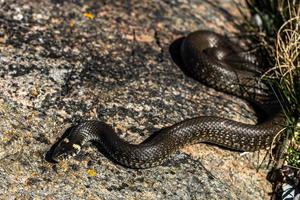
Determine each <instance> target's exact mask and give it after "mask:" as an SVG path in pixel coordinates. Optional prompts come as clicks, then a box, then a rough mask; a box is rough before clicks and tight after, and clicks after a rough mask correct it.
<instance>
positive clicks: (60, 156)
mask: <svg viewBox="0 0 300 200" xmlns="http://www.w3.org/2000/svg"><path fill="white" fill-rule="evenodd" d="M80 150H81V146H80V145H79V144H76V143H73V142H72V141H71V140H70V139H69V138H67V137H66V138H63V139H62V140H61V141H59V142H58V144H57V146H56V147H55V148H54V150H53V152H52V155H51V158H52V160H54V161H56V162H59V161H61V160H66V159H69V158H71V157H74V156H75V155H77V154H78V153H79V151H80Z"/></svg>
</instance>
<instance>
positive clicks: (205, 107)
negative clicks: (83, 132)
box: [0, 0, 270, 199]
mask: <svg viewBox="0 0 300 200" xmlns="http://www.w3.org/2000/svg"><path fill="white" fill-rule="evenodd" d="M220 2H222V3H219V2H217V1H209V0H190V1H187V0H168V1H145V0H143V1H138V0H136V1H104V0H103V1H100V0H99V1H98V0H87V1H83V0H52V1H50V0H43V1H30V0H0V182H1V184H0V198H1V199H265V198H266V197H267V192H270V185H268V183H267V181H266V180H265V176H266V174H265V170H263V169H260V170H259V171H258V172H257V171H256V167H257V166H258V165H259V164H260V162H261V160H262V157H263V156H264V154H263V153H251V154H247V155H244V156H241V155H240V153H238V152H232V151H228V150H224V149H221V148H219V147H212V146H209V145H206V144H199V145H193V146H189V147H186V148H184V149H183V150H181V151H180V152H178V153H177V154H176V155H174V156H172V157H171V158H170V159H169V160H168V161H167V162H166V163H165V164H164V165H163V166H159V167H155V168H152V169H146V170H132V169H126V168H124V167H122V166H119V165H116V164H115V163H113V162H112V161H110V160H108V159H107V158H106V157H104V156H103V155H102V154H101V153H99V152H98V151H97V149H96V148H95V147H93V146H89V147H86V148H84V150H83V152H82V153H81V154H80V155H79V156H77V157H75V158H74V159H71V160H69V161H64V162H61V163H59V164H52V163H49V162H47V161H46V160H45V155H46V152H47V151H48V150H49V148H50V147H51V145H52V144H53V143H54V142H55V141H56V140H57V138H59V137H60V136H61V135H62V133H63V131H64V130H65V129H66V128H67V127H69V126H70V125H71V124H74V123H78V122H80V121H83V120H86V119H99V120H102V121H105V122H107V123H108V124H110V125H112V126H113V127H114V128H115V129H116V130H117V131H118V132H119V133H120V136H121V137H123V138H124V139H126V140H128V141H130V142H133V143H138V142H141V141H142V140H143V139H145V138H146V137H148V136H149V135H150V134H151V133H152V132H153V131H155V130H158V129H159V128H162V127H164V126H167V125H171V124H173V123H175V122H178V121H181V120H183V119H186V118H191V117H194V116H198V115H218V116H223V117H227V118H231V119H235V120H239V121H243V122H248V123H253V122H254V121H255V117H254V114H253V112H252V109H251V107H250V106H249V105H248V104H247V103H245V102H243V101H242V100H240V99H238V98H232V97H230V96H228V95H226V94H223V93H220V92H217V91H215V90H213V89H210V88H208V87H206V86H203V85H201V84H199V83H198V82H196V81H195V80H193V79H191V78H189V77H187V76H186V75H184V74H183V72H182V71H181V70H180V68H179V67H178V66H176V65H175V64H174V62H172V59H171V56H170V54H169V46H170V44H171V43H172V42H173V41H174V40H175V39H177V38H179V37H182V36H184V35H186V34H187V33H189V32H191V31H194V30H197V29H211V30H216V31H218V32H220V33H224V34H231V33H232V32H234V31H235V29H234V27H235V26H234V25H233V22H234V19H235V18H234V16H233V15H237V13H238V12H237V9H236V8H235V6H234V5H235V4H233V1H232V0H226V1H220ZM248 113H250V114H248ZM259 155H260V157H259Z"/></svg>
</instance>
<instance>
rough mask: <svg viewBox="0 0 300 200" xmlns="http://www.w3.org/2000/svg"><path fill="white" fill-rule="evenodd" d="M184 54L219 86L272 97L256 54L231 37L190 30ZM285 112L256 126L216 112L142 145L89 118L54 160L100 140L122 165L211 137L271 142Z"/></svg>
mask: <svg viewBox="0 0 300 200" xmlns="http://www.w3.org/2000/svg"><path fill="white" fill-rule="evenodd" d="M180 51H181V59H182V62H183V64H184V67H185V68H186V69H187V70H188V71H189V72H190V74H191V76H192V77H193V78H195V79H197V80H198V81H200V82H202V83H203V84H205V85H207V86H209V87H213V88H215V89H217V90H220V91H223V92H226V93H229V94H232V95H236V96H238V97H241V98H244V99H246V100H248V101H250V102H252V103H255V104H256V105H263V104H268V103H269V102H274V97H273V96H272V95H271V94H270V91H269V89H268V87H267V85H265V84H264V83H263V82H262V81H260V75H261V68H260V67H259V65H260V61H259V59H258V58H257V56H254V55H252V54H249V53H246V52H244V51H243V50H242V49H241V48H240V47H239V46H238V45H236V44H234V43H232V42H231V41H230V40H228V39H227V38H225V37H223V36H221V35H219V34H217V33H214V32H211V31H197V32H193V33H191V34H189V35H188V36H187V37H185V39H184V40H183V42H182V45H181V49H180ZM283 124H284V117H283V115H282V113H281V112H280V111H279V112H275V113H273V114H271V115H270V116H269V117H268V118H267V119H265V120H263V121H261V122H259V123H258V124H256V125H250V124H244V123H240V122H237V121H233V120H229V119H225V118H220V117H215V116H199V117H196V118H192V119H186V120H184V121H182V122H179V123H176V124H174V125H172V126H170V127H166V128H163V129H161V130H159V131H158V132H156V133H154V134H153V135H152V136H150V137H149V138H147V139H146V140H145V141H143V142H142V143H140V144H131V143H128V142H127V141H125V140H123V139H121V138H120V137H119V136H118V134H116V133H115V131H114V130H113V129H112V127H110V126H109V125H107V124H106V123H104V122H100V121H86V122H84V123H81V124H79V125H77V126H75V127H74V128H73V129H72V130H71V131H70V132H69V133H68V134H67V135H66V136H64V138H62V139H61V140H60V141H59V142H58V144H57V145H56V146H55V148H54V150H53V153H52V159H53V160H56V161H58V160H61V159H65V158H67V157H70V156H74V155H75V154H77V153H78V152H79V151H80V150H81V147H82V146H83V145H85V144H86V143H87V142H89V141H94V142H97V143H99V144H100V145H101V147H103V149H104V150H105V152H106V153H108V155H109V156H110V157H111V158H113V159H114V161H116V162H118V163H119V164H121V165H123V166H126V167H130V168H149V167H154V166H157V165H160V164H161V163H162V162H163V161H164V160H165V159H166V158H168V157H169V156H170V155H171V154H172V153H174V152H175V151H177V150H178V149H179V148H181V147H182V146H185V145H187V144H194V143H199V142H207V143H212V144H216V145H220V146H223V147H226V148H229V149H234V150H239V151H255V150H258V149H263V148H266V147H268V146H270V144H271V142H272V140H273V138H274V136H275V135H276V134H277V133H278V132H279V131H280V130H281V129H282V127H283Z"/></svg>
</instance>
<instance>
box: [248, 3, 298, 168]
mask: <svg viewBox="0 0 300 200" xmlns="http://www.w3.org/2000/svg"><path fill="white" fill-rule="evenodd" d="M246 3H247V5H248V7H249V8H250V12H251V15H252V21H247V22H246V23H245V25H246V26H245V27H246V29H247V30H248V31H251V32H254V33H255V34H254V35H255V37H254V38H253V39H254V41H258V42H259V43H260V44H261V47H262V51H263V52H264V54H265V55H266V56H267V58H268V62H269V64H270V66H274V67H272V68H271V69H269V70H268V71H267V72H266V73H265V74H264V75H263V79H264V80H266V81H268V82H269V83H270V85H271V87H272V89H273V90H274V92H275V94H276V96H277V97H278V100H279V101H280V103H281V106H282V108H283V110H284V113H285V115H286V117H287V127H286V130H287V131H286V134H287V137H286V138H287V139H288V138H291V136H292V139H291V141H292V142H291V143H290V144H291V145H290V147H288V148H287V151H286V152H287V157H286V161H287V164H288V165H293V166H295V167H300V152H299V150H300V133H299V132H300V131H299V129H300V127H299V126H300V120H299V116H300V1H299V0H246ZM253 19H255V20H254V21H253ZM297 121H298V123H297ZM297 124H298V125H297ZM277 159H278V158H277Z"/></svg>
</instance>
